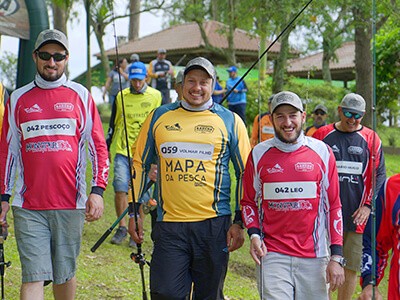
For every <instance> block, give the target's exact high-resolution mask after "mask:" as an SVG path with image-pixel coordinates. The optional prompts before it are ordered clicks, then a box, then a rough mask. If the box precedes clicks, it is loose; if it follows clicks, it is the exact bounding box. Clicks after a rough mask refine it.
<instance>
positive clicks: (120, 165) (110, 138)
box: [107, 61, 161, 247]
mask: <svg viewBox="0 0 400 300" xmlns="http://www.w3.org/2000/svg"><path fill="white" fill-rule="evenodd" d="M146 74H147V70H146V66H145V65H144V64H143V63H142V62H140V61H137V62H134V63H132V64H131V65H130V67H129V80H130V87H129V88H126V89H124V90H122V91H121V92H120V93H118V95H117V97H116V99H115V102H114V105H113V109H112V113H111V120H110V128H109V130H108V135H107V147H108V151H110V147H111V144H112V143H113V142H115V157H114V180H113V186H114V191H115V210H116V212H117V216H118V217H119V216H120V215H121V214H122V213H123V212H124V211H125V209H126V208H127V207H128V200H127V193H128V186H129V183H130V178H131V172H130V169H129V161H128V153H127V152H128V151H127V147H128V146H129V147H130V148H129V149H132V152H131V153H130V154H131V155H133V152H134V147H133V148H132V146H133V145H134V143H135V141H136V138H137V136H138V134H139V131H140V128H141V127H142V123H143V122H144V120H145V119H146V117H147V116H148V114H149V113H150V112H151V111H152V110H153V109H155V108H156V107H158V106H160V105H161V93H160V92H159V91H157V90H156V89H153V88H152V87H149V86H148V85H147V84H146ZM122 100H123V101H122ZM122 105H124V110H123V107H122ZM124 113H125V115H124ZM124 118H126V122H124ZM125 125H126V128H125ZM125 129H126V130H127V131H128V139H129V143H128V144H129V145H127V143H126V133H125ZM109 153H110V152H109ZM110 161H111V155H110ZM126 236H127V226H126V221H125V219H124V218H123V219H121V221H120V222H119V227H118V229H117V231H116V232H115V235H114V236H113V238H112V239H111V243H112V244H116V245H119V244H121V243H122V242H123V240H124V239H125V238H126ZM129 245H130V246H131V247H134V246H135V243H134V241H133V240H130V242H129Z"/></svg>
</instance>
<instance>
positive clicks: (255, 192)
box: [240, 152, 261, 235]
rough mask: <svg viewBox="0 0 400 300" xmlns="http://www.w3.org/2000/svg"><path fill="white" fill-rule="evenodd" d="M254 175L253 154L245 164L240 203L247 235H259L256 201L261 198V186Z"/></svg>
mask: <svg viewBox="0 0 400 300" xmlns="http://www.w3.org/2000/svg"><path fill="white" fill-rule="evenodd" d="M258 181H259V179H258V178H257V175H256V168H255V166H254V160H253V152H251V153H250V155H249V158H248V159H247V162H246V168H245V171H244V176H243V198H242V200H241V201H240V204H241V205H242V218H243V221H244V225H245V227H246V228H247V230H248V233H249V235H251V234H253V233H257V234H260V235H261V231H260V221H259V219H260V218H259V212H258V203H257V201H258V199H259V197H260V196H261V186H260V184H259V183H258Z"/></svg>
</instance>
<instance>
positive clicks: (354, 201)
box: [313, 93, 386, 300]
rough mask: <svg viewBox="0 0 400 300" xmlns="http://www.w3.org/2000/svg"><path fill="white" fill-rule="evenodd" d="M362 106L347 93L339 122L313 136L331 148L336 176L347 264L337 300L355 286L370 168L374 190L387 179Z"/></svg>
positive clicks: (343, 299)
mask: <svg viewBox="0 0 400 300" xmlns="http://www.w3.org/2000/svg"><path fill="white" fill-rule="evenodd" d="M365 107H366V105H365V100H364V98H363V97H362V96H361V95H358V94H355V93H349V94H347V95H346V96H344V97H343V99H342V102H341V103H340V105H339V107H338V113H339V117H340V121H338V122H335V123H332V124H329V125H326V126H323V127H321V128H319V129H318V130H317V131H316V132H315V133H314V134H313V137H315V138H317V139H319V140H322V141H323V142H325V143H327V144H328V145H329V146H330V147H331V148H332V151H333V153H334V155H335V158H336V167H337V170H338V174H339V184H340V201H341V203H342V212H343V232H344V233H343V254H344V257H345V258H346V260H347V265H346V267H345V277H346V281H345V283H344V285H343V286H342V287H340V288H339V291H338V297H337V299H338V300H351V299H352V296H353V293H354V290H355V288H356V285H357V272H359V271H360V266H361V255H362V233H363V231H364V227H365V223H366V222H367V220H368V217H369V215H370V212H371V205H370V204H371V198H372V195H373V190H372V169H373V168H374V169H375V172H376V173H375V174H376V191H379V188H380V187H381V186H382V184H383V182H384V181H385V179H386V171H385V160H384V157H383V151H382V142H381V140H380V139H379V136H378V134H377V133H375V132H374V131H373V130H371V129H369V128H367V127H365V126H363V125H361V121H362V118H363V116H364V114H365ZM373 157H375V159H373ZM374 163H375V165H374Z"/></svg>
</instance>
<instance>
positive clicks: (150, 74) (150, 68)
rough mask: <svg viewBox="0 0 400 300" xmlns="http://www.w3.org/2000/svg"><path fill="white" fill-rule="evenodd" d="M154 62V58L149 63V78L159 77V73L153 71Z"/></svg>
mask: <svg viewBox="0 0 400 300" xmlns="http://www.w3.org/2000/svg"><path fill="white" fill-rule="evenodd" d="M153 64H154V60H152V61H151V62H150V63H149V67H148V69H147V76H148V77H149V78H157V77H158V75H157V74H156V73H154V71H153Z"/></svg>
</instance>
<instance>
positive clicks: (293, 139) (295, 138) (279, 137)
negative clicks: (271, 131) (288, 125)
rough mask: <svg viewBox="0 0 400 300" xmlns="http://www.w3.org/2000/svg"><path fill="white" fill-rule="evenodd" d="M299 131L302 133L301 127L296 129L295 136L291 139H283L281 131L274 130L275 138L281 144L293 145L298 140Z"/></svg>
mask: <svg viewBox="0 0 400 300" xmlns="http://www.w3.org/2000/svg"><path fill="white" fill-rule="evenodd" d="M301 131H302V129H301V126H300V127H299V128H296V129H295V135H294V136H293V137H292V138H289V139H288V138H285V136H284V134H282V131H280V130H276V129H275V136H276V137H277V138H278V139H279V140H280V141H281V142H283V143H286V144H293V143H294V142H296V141H297V139H298V138H299V136H300V134H301Z"/></svg>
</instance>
